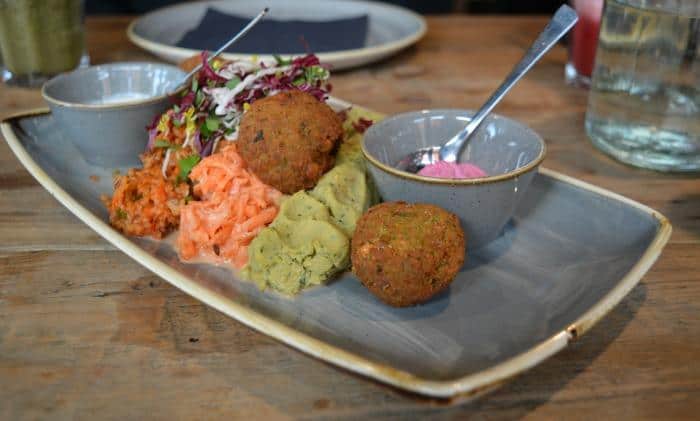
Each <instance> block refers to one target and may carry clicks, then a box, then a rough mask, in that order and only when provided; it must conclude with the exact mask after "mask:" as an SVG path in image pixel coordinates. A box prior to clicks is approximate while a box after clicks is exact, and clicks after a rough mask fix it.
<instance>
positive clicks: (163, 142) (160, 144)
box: [153, 139, 180, 149]
mask: <svg viewBox="0 0 700 421" xmlns="http://www.w3.org/2000/svg"><path fill="white" fill-rule="evenodd" d="M153 147H154V148H166V149H180V145H173V144H172V143H170V142H168V141H167V140H165V139H156V141H155V142H153Z"/></svg>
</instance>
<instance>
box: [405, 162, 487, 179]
mask: <svg viewBox="0 0 700 421" xmlns="http://www.w3.org/2000/svg"><path fill="white" fill-rule="evenodd" d="M418 175H422V176H424V177H435V178H453V179H460V178H480V177H486V176H487V174H486V172H484V170H482V169H481V168H479V167H477V166H476V165H474V164H469V163H466V162H463V163H457V162H446V161H438V162H435V163H432V164H429V165H426V166H425V167H423V168H422V169H421V170H420V171H418Z"/></svg>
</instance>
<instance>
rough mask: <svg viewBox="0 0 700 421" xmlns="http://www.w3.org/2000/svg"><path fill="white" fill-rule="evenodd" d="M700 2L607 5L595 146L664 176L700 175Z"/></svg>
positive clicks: (635, 0)
mask: <svg viewBox="0 0 700 421" xmlns="http://www.w3.org/2000/svg"><path fill="white" fill-rule="evenodd" d="M698 44H700V1H698V0H606V2H605V6H604V10H603V18H602V21H601V27H600V34H599V39H598V50H597V52H596V60H595V68H594V70H593V78H592V82H591V90H590V93H589V99H588V110H587V112H586V122H585V125H586V132H587V134H588V136H589V137H590V138H591V140H592V142H593V144H594V145H596V146H597V147H598V148H600V149H601V150H603V151H604V152H606V153H608V154H610V155H612V156H613V157H615V158H617V159H618V160H620V161H623V162H626V163H628V164H632V165H635V166H639V167H645V168H651V169H655V170H660V171H700V52H699V51H700V47H699V45H698Z"/></svg>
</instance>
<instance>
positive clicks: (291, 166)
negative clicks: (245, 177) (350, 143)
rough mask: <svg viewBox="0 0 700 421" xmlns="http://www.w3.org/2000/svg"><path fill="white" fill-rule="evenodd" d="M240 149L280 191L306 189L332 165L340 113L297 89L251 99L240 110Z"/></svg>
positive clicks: (340, 130) (254, 168)
mask: <svg viewBox="0 0 700 421" xmlns="http://www.w3.org/2000/svg"><path fill="white" fill-rule="evenodd" d="M239 130H240V132H239V135H238V144H239V145H240V146H239V149H238V150H239V152H240V154H241V156H242V157H243V159H244V160H245V161H246V163H247V164H248V167H249V168H250V169H251V170H252V171H253V172H254V173H255V175H257V176H258V177H259V178H260V179H261V180H262V181H263V182H264V183H266V184H268V185H270V186H272V187H274V188H276V189H277V190H279V191H281V192H282V193H286V194H292V193H295V192H297V191H299V190H304V189H310V188H313V187H314V186H315V185H316V182H317V181H318V179H319V178H321V176H322V175H323V174H324V173H325V172H326V171H328V170H330V169H331V168H332V167H333V164H334V162H335V152H336V151H337V147H338V145H339V143H340V141H341V139H342V136H343V127H342V121H341V120H340V117H339V116H338V115H337V114H336V113H335V112H334V111H333V110H332V109H331V108H330V107H329V106H328V105H326V104H325V103H323V102H321V101H319V100H317V99H316V98H315V97H313V96H312V95H310V94H307V93H305V92H301V91H296V90H295V91H287V92H280V93H278V94H276V95H273V96H270V97H267V98H263V99H260V100H257V101H255V102H254V103H253V104H252V105H251V107H250V109H249V110H248V111H247V112H246V113H245V114H244V115H243V118H242V120H241V125H240V129H239Z"/></svg>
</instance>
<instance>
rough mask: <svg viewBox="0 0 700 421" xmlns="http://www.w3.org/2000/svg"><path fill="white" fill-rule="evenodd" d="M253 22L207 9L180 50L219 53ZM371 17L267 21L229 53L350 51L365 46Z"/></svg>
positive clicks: (179, 44) (179, 45)
mask: <svg viewBox="0 0 700 421" xmlns="http://www.w3.org/2000/svg"><path fill="white" fill-rule="evenodd" d="M249 21H250V18H245V17H240V16H235V15H228V14H226V13H221V12H218V11H216V10H213V9H207V12H206V13H205V15H204V17H203V18H202V21H201V22H200V23H199V25H197V27H196V28H194V29H192V30H191V31H189V32H187V33H186V34H185V35H184V36H183V37H182V39H181V40H180V41H178V43H177V46H178V47H183V48H190V49H194V50H216V49H217V48H218V47H219V46H220V45H222V44H224V43H225V42H226V41H228V40H229V39H230V38H231V37H232V36H233V35H234V34H235V33H236V32H238V31H239V30H241V29H242V28H243V27H244V26H245V25H246V24H248V22H249ZM367 22H368V18H367V15H363V16H359V17H354V18H346V19H336V20H327V21H321V22H318V21H303V20H284V21H283V20H274V19H269V18H265V19H263V20H262V21H261V22H259V23H258V24H257V25H256V26H255V27H254V28H253V29H251V30H250V32H248V34H247V35H246V36H244V37H243V38H241V39H240V40H238V41H237V42H236V43H235V44H234V45H232V46H231V47H230V48H229V49H228V50H226V51H227V52H231V53H242V54H303V53H307V52H309V53H322V52H325V51H337V50H349V49H354V48H362V47H364V46H365V40H366V38H367Z"/></svg>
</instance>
